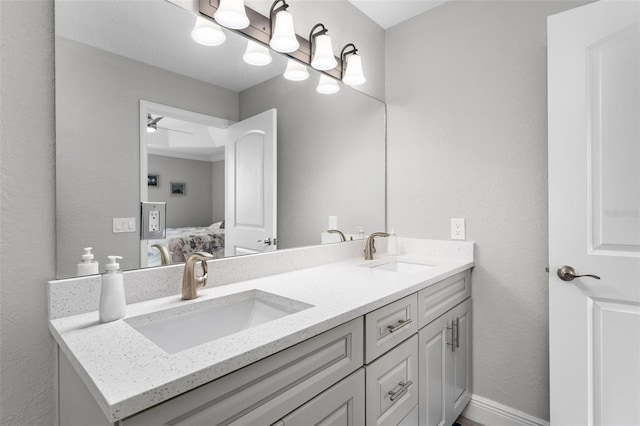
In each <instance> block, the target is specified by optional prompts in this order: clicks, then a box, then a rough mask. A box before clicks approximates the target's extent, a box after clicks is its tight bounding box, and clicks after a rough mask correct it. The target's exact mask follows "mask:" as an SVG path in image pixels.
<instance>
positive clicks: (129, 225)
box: [113, 217, 136, 234]
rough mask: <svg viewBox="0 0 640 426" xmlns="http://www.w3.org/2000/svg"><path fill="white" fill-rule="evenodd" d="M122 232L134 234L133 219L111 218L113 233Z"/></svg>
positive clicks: (134, 220)
mask: <svg viewBox="0 0 640 426" xmlns="http://www.w3.org/2000/svg"><path fill="white" fill-rule="evenodd" d="M124 232H136V218H135V217H114V218H113V233H114V234H121V233H124Z"/></svg>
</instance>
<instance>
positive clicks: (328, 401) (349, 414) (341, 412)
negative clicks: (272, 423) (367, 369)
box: [279, 368, 364, 426]
mask: <svg viewBox="0 0 640 426" xmlns="http://www.w3.org/2000/svg"><path fill="white" fill-rule="evenodd" d="M282 422H283V423H279V424H282V426H324V425H327V426H328V425H332V426H360V425H363V424H364V369H362V368H361V369H360V370H358V371H356V372H355V373H353V374H352V375H351V376H349V377H347V378H346V379H344V380H342V381H340V382H339V383H337V384H336V385H334V386H332V387H330V388H329V389H327V390H326V391H324V392H322V393H321V394H320V395H318V396H317V397H315V398H313V399H312V400H311V401H309V402H307V403H306V404H304V405H303V406H302V407H300V408H298V409H297V410H295V411H294V412H293V413H291V414H289V415H288V416H286V417H285V418H284V419H282Z"/></svg>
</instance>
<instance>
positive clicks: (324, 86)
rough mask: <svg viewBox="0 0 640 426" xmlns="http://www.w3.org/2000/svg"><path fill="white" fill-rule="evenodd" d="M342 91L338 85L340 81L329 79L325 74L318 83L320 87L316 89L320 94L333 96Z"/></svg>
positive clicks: (321, 75)
mask: <svg viewBox="0 0 640 426" xmlns="http://www.w3.org/2000/svg"><path fill="white" fill-rule="evenodd" d="M339 90H340V86H339V85H338V81H337V80H335V79H333V78H332V77H329V76H328V75H325V74H320V81H319V82H318V87H316V91H317V92H318V93H322V94H323V95H332V94H334V93H337V92H338V91H339Z"/></svg>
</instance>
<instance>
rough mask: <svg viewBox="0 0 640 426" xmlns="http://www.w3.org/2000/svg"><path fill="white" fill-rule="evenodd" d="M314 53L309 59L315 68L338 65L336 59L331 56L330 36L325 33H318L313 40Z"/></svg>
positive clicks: (328, 67) (324, 68)
mask: <svg viewBox="0 0 640 426" xmlns="http://www.w3.org/2000/svg"><path fill="white" fill-rule="evenodd" d="M313 44H314V46H315V53H314V54H313V59H312V60H311V66H312V67H314V68H315V69H317V70H322V71H324V70H330V69H333V68H335V67H336V65H338V61H336V58H335V57H334V56H333V46H332V45H331V37H329V36H328V35H326V34H322V35H319V36H317V37H315V39H314V40H313Z"/></svg>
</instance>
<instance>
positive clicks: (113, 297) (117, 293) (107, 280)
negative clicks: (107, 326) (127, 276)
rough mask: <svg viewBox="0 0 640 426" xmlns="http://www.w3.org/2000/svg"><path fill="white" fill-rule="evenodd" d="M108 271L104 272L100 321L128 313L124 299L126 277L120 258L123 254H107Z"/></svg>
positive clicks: (114, 318)
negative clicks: (121, 268) (121, 267)
mask: <svg viewBox="0 0 640 426" xmlns="http://www.w3.org/2000/svg"><path fill="white" fill-rule="evenodd" d="M107 257H108V258H109V263H107V265H106V269H107V272H105V273H104V274H102V287H101V289H100V322H110V321H115V320H118V319H120V318H124V316H125V315H126V308H125V300H124V277H123V275H122V272H121V271H120V264H119V263H118V262H117V260H118V259H122V256H107Z"/></svg>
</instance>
